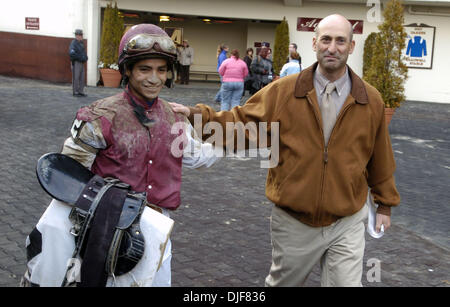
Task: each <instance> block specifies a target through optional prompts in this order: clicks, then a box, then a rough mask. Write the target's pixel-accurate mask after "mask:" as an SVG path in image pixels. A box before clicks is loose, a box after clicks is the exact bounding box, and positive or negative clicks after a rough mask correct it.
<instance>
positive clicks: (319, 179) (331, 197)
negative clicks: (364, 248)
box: [189, 63, 400, 226]
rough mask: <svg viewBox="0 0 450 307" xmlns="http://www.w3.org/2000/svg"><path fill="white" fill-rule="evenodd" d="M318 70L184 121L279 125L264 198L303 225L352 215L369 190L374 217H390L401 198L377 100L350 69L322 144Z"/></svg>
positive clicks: (327, 222) (203, 109)
mask: <svg viewBox="0 0 450 307" xmlns="http://www.w3.org/2000/svg"><path fill="white" fill-rule="evenodd" d="M317 65H318V64H317V63H315V64H314V65H312V66H310V67H308V68H307V69H305V70H303V71H302V72H301V73H300V74H294V75H290V76H287V77H284V78H281V79H279V80H278V81H276V82H272V83H271V84H269V85H268V86H266V87H265V88H263V89H262V90H260V91H259V92H257V93H256V94H255V95H254V96H253V97H251V98H250V99H249V100H248V101H247V102H246V104H245V105H243V106H241V107H236V108H233V109H232V110H231V111H227V112H215V111H214V110H213V109H212V108H211V107H209V106H206V105H201V104H200V105H197V106H196V107H195V108H191V115H190V118H189V119H190V121H191V123H193V119H194V117H193V115H194V114H195V113H200V112H201V114H202V121H203V124H205V123H206V122H210V121H214V122H218V123H220V124H221V125H222V126H223V127H225V125H226V122H243V123H244V124H245V123H248V122H255V123H259V122H268V123H269V124H268V126H269V127H270V122H279V131H280V133H279V135H280V137H279V140H280V141H279V161H278V164H277V165H276V166H275V167H273V168H270V169H269V172H268V175H267V181H266V196H267V197H268V198H269V199H270V200H271V201H272V202H274V203H275V204H276V205H277V206H279V207H282V208H285V209H286V210H287V211H288V212H289V213H291V215H293V216H295V217H297V218H298V219H299V220H300V221H302V222H304V223H306V224H308V225H311V226H327V225H330V224H332V223H333V222H335V221H337V220H338V219H339V218H341V217H345V216H349V215H352V214H354V213H356V212H357V211H358V210H360V209H361V208H362V206H363V205H364V204H365V201H366V197H367V192H368V186H369V187H370V188H371V190H372V194H373V196H374V200H375V202H376V203H377V204H379V208H378V213H382V214H385V215H390V208H391V207H392V206H396V205H398V204H399V203H400V196H399V194H398V192H397V189H396V186H395V181H394V176H393V174H394V170H395V161H394V156H393V152H392V146H391V141H390V137H389V132H388V129H387V126H386V123H385V116H384V104H383V101H382V98H381V96H380V94H379V92H378V91H377V90H376V89H375V88H374V87H372V86H371V85H369V84H368V83H366V82H365V81H363V80H362V79H361V78H359V77H358V76H357V75H356V74H355V73H354V72H353V71H352V70H351V69H350V67H348V70H349V73H350V77H351V80H352V89H351V92H350V95H349V96H348V97H347V100H346V102H345V103H344V105H343V107H342V109H341V111H340V113H339V115H338V118H337V121H336V124H335V127H334V129H333V131H332V133H331V136H330V141H329V143H328V146H327V147H326V146H325V144H324V137H323V132H322V117H321V113H320V109H319V104H318V102H317V95H316V91H315V89H314V85H313V74H314V71H315V69H316V67H317ZM267 133H268V134H270V133H271V131H270V129H268V132H267ZM208 137H210V135H205V134H204V135H203V138H204V139H207V138H208ZM269 139H270V138H269ZM225 141H226V140H224V142H225ZM229 141H230V140H229V139H228V142H229ZM269 145H270V144H269ZM272 147H273V146H272Z"/></svg>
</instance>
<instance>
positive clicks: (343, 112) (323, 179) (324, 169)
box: [311, 103, 355, 221]
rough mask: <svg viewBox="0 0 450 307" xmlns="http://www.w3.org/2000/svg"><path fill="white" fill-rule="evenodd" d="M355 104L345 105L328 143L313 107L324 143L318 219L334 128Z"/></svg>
mask: <svg viewBox="0 0 450 307" xmlns="http://www.w3.org/2000/svg"><path fill="white" fill-rule="evenodd" d="M311 104H312V103H311ZM353 104H355V103H351V104H348V105H347V106H346V107H345V109H343V110H342V112H340V115H339V117H338V118H337V119H336V123H335V124H334V127H333V129H332V130H331V133H330V138H329V139H328V144H325V139H324V134H323V130H322V127H320V121H319V118H318V115H317V112H316V110H315V109H314V108H313V110H314V115H315V116H316V121H317V124H318V126H319V128H320V132H321V134H322V140H323V144H324V150H323V168H322V178H321V181H320V197H319V199H320V200H319V203H318V204H317V208H316V218H317V221H319V220H320V216H319V213H320V212H321V211H320V208H321V207H322V203H323V195H324V192H325V191H324V186H325V184H324V183H325V173H326V170H327V164H328V145H329V144H330V141H331V137H332V136H333V132H334V130H335V128H336V125H337V124H338V122H340V120H341V119H342V117H343V116H344V114H345V113H346V112H347V110H348V109H349V108H350V107H351V106H352V105H353Z"/></svg>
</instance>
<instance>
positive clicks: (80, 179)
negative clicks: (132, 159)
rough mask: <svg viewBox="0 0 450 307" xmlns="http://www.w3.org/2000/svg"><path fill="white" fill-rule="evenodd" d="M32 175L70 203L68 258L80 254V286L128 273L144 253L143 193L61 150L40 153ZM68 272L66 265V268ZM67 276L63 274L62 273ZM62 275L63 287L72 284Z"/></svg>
mask: <svg viewBox="0 0 450 307" xmlns="http://www.w3.org/2000/svg"><path fill="white" fill-rule="evenodd" d="M36 175H37V178H38V181H39V183H40V185H41V186H42V188H43V189H44V190H45V191H46V192H47V193H48V194H49V195H50V196H51V197H53V198H55V199H57V200H60V201H62V202H65V203H67V204H69V205H70V206H72V210H71V212H70V215H69V219H70V220H71V222H72V223H73V227H72V229H71V231H70V233H71V234H72V235H73V236H74V237H75V250H74V253H73V256H72V258H82V259H83V262H82V265H81V282H80V283H79V284H77V285H79V286H105V285H106V281H107V278H108V277H109V276H113V277H115V276H120V275H122V274H125V273H127V272H129V271H131V270H132V269H133V268H134V267H135V266H136V264H137V263H138V262H139V260H140V259H141V258H142V256H143V254H144V243H145V239H144V236H143V235H142V232H141V230H140V226H139V221H140V216H141V214H142V211H143V210H144V207H145V204H146V195H145V193H137V192H134V191H131V190H130V186H129V185H127V184H125V183H123V182H121V181H120V180H118V179H114V178H102V177H100V176H98V175H95V174H94V173H92V172H91V171H89V170H88V169H87V168H85V167H84V166H83V165H81V164H80V163H79V162H78V161H76V160H74V159H72V158H71V157H69V156H66V155H63V154H59V153H48V154H45V155H43V156H42V157H41V158H40V159H39V160H38V163H37V167H36ZM68 270H70V268H68ZM66 275H67V274H66ZM71 285H73V281H69V280H67V277H66V279H65V280H64V281H63V284H62V286H71Z"/></svg>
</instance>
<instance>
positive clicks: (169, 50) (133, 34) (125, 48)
mask: <svg viewBox="0 0 450 307" xmlns="http://www.w3.org/2000/svg"><path fill="white" fill-rule="evenodd" d="M148 58H163V59H166V60H167V66H168V70H169V71H170V72H171V74H169V76H168V81H169V80H170V81H169V82H168V83H166V85H168V84H169V85H171V82H172V76H173V63H174V62H175V60H176V58H177V51H176V47H175V44H174V43H173V41H172V39H171V38H170V37H169V35H167V33H166V32H165V31H164V30H163V29H161V28H160V27H158V26H155V25H153V24H139V25H135V26H133V27H131V28H130V29H129V30H128V31H127V32H126V33H125V34H124V35H123V37H122V39H121V40H120V45H119V60H118V64H119V70H120V72H121V73H122V74H123V73H124V66H125V63H126V62H127V61H129V60H131V59H148ZM169 87H170V86H169Z"/></svg>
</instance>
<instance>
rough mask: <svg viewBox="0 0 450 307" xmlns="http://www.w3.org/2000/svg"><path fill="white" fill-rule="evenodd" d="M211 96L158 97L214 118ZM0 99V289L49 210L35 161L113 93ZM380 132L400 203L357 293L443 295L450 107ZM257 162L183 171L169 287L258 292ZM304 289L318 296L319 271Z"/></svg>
mask: <svg viewBox="0 0 450 307" xmlns="http://www.w3.org/2000/svg"><path fill="white" fill-rule="evenodd" d="M217 90H218V85H217V84H213V83H207V84H206V83H195V82H193V83H192V84H190V85H189V86H176V87H175V88H174V89H171V90H169V89H164V90H163V92H162V94H161V96H162V97H163V98H166V99H167V100H169V101H176V102H179V103H183V104H186V105H190V106H193V105H195V104H196V103H199V102H202V103H206V104H209V105H211V106H212V107H214V108H216V109H218V105H217V104H215V103H214V102H213V99H214V96H215V94H216V92H217ZM0 91H1V93H2V95H0V107H1V112H0V117H1V120H0V156H1V163H0V173H1V174H2V176H0V286H10V287H13V286H17V285H18V282H19V280H20V277H21V274H22V273H23V272H24V271H25V263H26V253H25V248H24V242H25V238H26V236H27V235H28V233H30V231H31V230H32V229H33V227H34V226H35V224H36V223H37V221H38V220H39V218H40V216H41V215H42V213H43V212H44V211H45V208H46V206H47V205H48V203H49V201H50V197H49V196H48V195H46V194H45V192H44V191H43V190H42V189H41V188H40V186H39V183H38V182H37V180H36V178H35V170H34V168H35V163H36V161H37V159H38V158H39V157H40V156H41V155H43V154H45V153H47V152H55V151H59V150H60V147H61V145H62V143H63V141H64V139H65V138H66V137H67V136H68V135H69V128H70V124H71V122H72V120H73V118H74V115H75V112H76V111H77V109H78V108H79V107H81V106H84V105H88V104H89V103H91V102H93V101H95V100H97V99H100V98H104V97H107V96H111V95H114V94H116V93H118V92H120V91H121V89H110V88H95V87H88V88H87V93H88V95H89V96H88V97H85V98H75V97H73V96H71V86H70V85H67V84H65V85H64V84H63V85H61V84H52V83H48V82H42V81H35V80H28V79H16V78H8V77H2V76H0ZM17 98H19V101H18V100H17ZM245 98H248V96H246V97H245ZM389 130H390V133H391V140H392V144H393V148H394V151H395V159H396V164H397V169H396V173H395V177H396V182H397V186H398V189H399V192H400V195H401V198H402V203H401V204H400V206H399V207H397V208H394V209H393V210H392V223H393V226H392V227H391V229H390V230H389V231H388V233H387V234H386V235H385V236H384V237H383V238H382V239H378V240H377V239H373V238H371V237H369V236H368V235H366V252H365V256H364V272H363V279H362V283H363V285H364V286H367V287H380V286H397V287H399V286H438V287H450V237H449V236H448V234H449V233H450V223H448V221H449V220H450V208H449V207H448V204H449V203H450V194H449V193H448V185H449V182H450V180H449V179H450V176H449V174H450V173H449V172H450V105H447V104H431V103H423V102H407V103H405V104H404V105H403V106H402V107H401V108H399V109H397V112H396V114H395V115H394V118H393V120H392V122H391V124H390V126H389ZM259 162H260V159H259V158H251V159H237V158H236V157H234V158H224V159H222V160H220V161H219V162H218V163H216V164H215V165H214V166H213V167H212V168H210V169H204V170H201V171H198V170H189V169H183V184H182V191H181V197H182V205H181V207H180V208H179V209H178V210H176V211H175V212H173V213H172V218H173V219H174V220H175V223H176V224H175V227H174V231H173V234H172V238H171V239H172V243H173V258H172V259H173V261H172V272H173V274H172V285H173V286H186V287H192V286H212V287H217V286H230V287H233V286H235V287H245V286H264V279H265V277H266V275H267V273H268V270H269V268H270V265H271V253H272V251H271V241H270V220H269V217H270V214H271V208H272V204H271V203H270V201H268V200H267V199H266V197H265V191H264V186H265V180H266V174H267V170H266V169H261V168H260V164H259ZM370 258H377V259H379V260H380V261H381V282H379V283H377V282H373V283H370V282H368V280H367V278H366V274H367V272H368V269H370V268H369V267H367V266H366V264H367V261H368V259H370ZM429 269H432V270H433V271H432V272H431V271H429ZM305 285H306V286H320V266H319V265H316V266H315V267H314V269H313V271H312V272H311V274H310V276H309V277H308V280H307V281H306V284H305Z"/></svg>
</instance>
